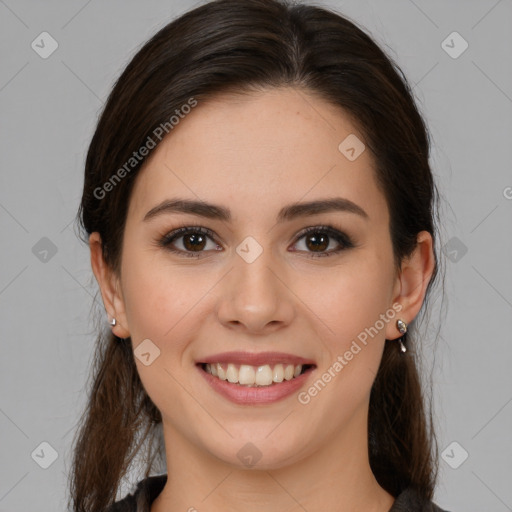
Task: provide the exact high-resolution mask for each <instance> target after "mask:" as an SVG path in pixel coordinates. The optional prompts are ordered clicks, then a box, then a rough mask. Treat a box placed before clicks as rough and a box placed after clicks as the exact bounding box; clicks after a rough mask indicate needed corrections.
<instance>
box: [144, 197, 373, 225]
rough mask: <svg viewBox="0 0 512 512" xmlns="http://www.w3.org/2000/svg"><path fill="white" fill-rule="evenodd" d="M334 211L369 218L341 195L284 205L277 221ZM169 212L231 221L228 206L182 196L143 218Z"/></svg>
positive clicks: (156, 208)
mask: <svg viewBox="0 0 512 512" xmlns="http://www.w3.org/2000/svg"><path fill="white" fill-rule="evenodd" d="M334 211H339V212H347V213H353V214H356V215H359V216H360V217H362V218H364V219H366V220H368V219H369V217H368V214H367V213H366V212H365V211H364V210H363V209H362V208H361V207H360V206H358V205H357V204H356V203H354V202H352V201H350V200H349V199H345V198H343V197H334V198H330V199H318V200H316V201H310V202H306V203H291V204H289V205H286V206H284V207H283V208H281V210H280V211H279V213H278V215H277V222H284V221H290V220H293V219H295V218H298V217H308V216H311V215H318V214H320V213H327V212H334ZM169 213H188V214H192V215H197V216H198V217H206V218H208V219H216V220H221V221H225V222H231V211H230V210H229V208H225V207H224V206H220V205H215V204H211V203H206V202H204V201H195V200H190V199H183V198H175V199H166V200H164V201H162V202H161V203H160V204H158V205H156V206H155V207H154V208H151V210H149V211H148V212H147V213H146V215H145V216H144V219H143V220H144V221H148V220H150V219H153V218H155V217H157V216H160V215H163V214H169Z"/></svg>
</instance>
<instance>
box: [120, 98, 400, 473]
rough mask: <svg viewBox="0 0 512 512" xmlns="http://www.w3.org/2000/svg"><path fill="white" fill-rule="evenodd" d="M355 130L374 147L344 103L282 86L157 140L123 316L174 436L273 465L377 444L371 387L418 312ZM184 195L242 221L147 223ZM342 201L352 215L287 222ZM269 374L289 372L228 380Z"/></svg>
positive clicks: (138, 190)
mask: <svg viewBox="0 0 512 512" xmlns="http://www.w3.org/2000/svg"><path fill="white" fill-rule="evenodd" d="M348 136H351V137H352V139H348V141H349V142H350V141H352V144H349V143H348V142H346V143H345V145H342V147H341V148H342V149H341V150H340V149H339V146H340V143H342V141H344V140H345V139H346V138H347V137H348ZM354 136H356V137H357V138H358V139H359V141H362V142H363V143H364V136H363V134H362V133H361V132H360V131H359V130H358V129H357V127H356V126H355V125H354V124H352V122H351V121H350V119H349V117H348V116H347V115H346V114H345V113H344V112H343V111H342V110H340V109H338V108H336V107H334V106H332V105H331V104H329V103H327V102H325V101H324V100H321V99H319V98H317V97H314V96H312V95H310V94H308V93H307V92H305V91H299V90H296V89H288V88H285V89H272V90H267V91H266V92H262V93H257V94H256V93H255V94H251V95H248V96H245V97H242V96H222V97H217V98H216V99H215V100H210V101H208V102H205V103H200V104H199V105H198V106H197V107H196V108H195V109H193V110H192V112H191V113H190V114H188V115H187V117H186V118H184V119H183V120H181V121H180V123H179V125H177V126H175V127H174V129H173V131H172V132H171V134H170V135H169V136H168V137H167V138H166V139H164V140H163V142H162V143H161V144H160V145H159V146H158V147H157V148H156V149H155V150H153V153H152V155H151V157H150V159H149V160H148V162H147V165H146V166H145V168H144V169H143V170H142V171H141V173H140V174H139V176H138V177H137V180H136V183H135V187H134V189H133V192H132V196H131V199H130V204H129V211H128V216H127V222H126V228H125V234H124V240H123V247H122V262H121V271H120V275H119V289H120V292H121V294H120V296H121V301H122V309H123V310H122V311H121V312H119V311H118V312H117V316H118V319H119V320H120V323H121V324H122V325H124V326H125V327H126V329H127V330H128V331H129V335H130V336H131V339H132V343H133V348H134V349H135V351H136V354H137V353H138V352H137V347H138V346H139V345H140V347H144V350H142V349H141V350H140V351H142V352H146V353H149V354H150V355H146V356H145V362H146V363H149V364H144V363H143V360H144V358H143V357H141V358H139V357H136V359H135V360H136V364H137V369H138V371H139V374H140V378H141V380H142V383H143V385H144V387H145V389H146V391H147V393H148V394H149V396H150V397H151V399H152V400H153V402H154V403H155V404H156V406H157V407H158V408H159V410H160V411H161V413H162V417H163V427H164V434H165V436H166V440H167V441H169V442H172V443H174V444H180V443H181V445H187V446H190V447H193V449H194V450H195V451H196V453H199V454H201V455H203V456H204V457H205V459H206V458H213V459H215V460H220V461H223V462H225V463H229V464H232V465H236V466H238V467H243V465H244V464H246V462H245V459H244V454H245V452H244V450H245V451H246V452H247V454H249V455H250V454H251V453H250V452H251V450H252V451H254V453H255V454H256V455H255V456H256V457H257V458H259V461H258V465H259V467H261V468H278V467H282V466H284V465H286V464H290V463H293V462H297V461H299V460H301V459H304V458H305V457H307V456H309V455H311V454H313V453H315V452H318V451H320V450H322V449H323V448H326V447H329V446H333V443H336V442H338V441H339V440H340V439H341V437H340V436H345V439H346V437H347V435H349V433H352V434H354V435H356V434H355V433H356V432H358V433H359V434H357V435H358V436H360V438H361V439H364V440H365V441H364V442H366V437H365V436H366V420H367V411H368V400H369V393H370V389H371V385H372V383H373V380H374V378H375V375H376V372H377V369H378V367H379V363H380V360H381V356H382V351H383V348H384V344H385V339H386V338H389V339H394V338H397V337H398V336H399V334H398V332H397V331H396V327H395V324H396V319H397V318H400V317H403V316H402V315H400V314H398V313H397V310H398V309H397V308H400V307H401V306H399V305H397V304H396V302H395V301H394V299H395V298H396V296H397V292H398V291H399V283H398V279H397V275H396V272H395V269H394V265H393V252H392V245H391V239H390V234H389V212H388V207H387V204H386V201H385V198H384V196H383V194H382V192H381V191H380V190H379V189H378V187H377V184H376V180H375V175H374V161H373V158H372V155H371V153H370V150H369V149H368V148H366V149H365V150H364V151H363V152H362V153H361V154H360V155H359V156H357V153H358V152H359V151H360V148H361V147H362V146H361V147H360V146H357V145H356V146H354V141H356V142H357V140H356V139H354V138H353V137H354ZM350 147H354V148H355V151H350ZM343 151H344V152H343ZM354 156H357V158H355V159H354ZM348 157H350V158H348ZM178 198H179V199H182V200H187V201H199V202H202V203H203V204H204V203H208V204H213V205H216V206H217V207H218V208H220V209H222V211H224V212H225V213H226V212H227V213H229V218H228V216H227V215H226V216H225V217H223V218H219V217H218V216H217V215H214V213H216V212H215V211H213V210H211V209H207V208H203V209H202V212H203V214H205V213H207V214H208V216H204V215H201V214H200V213H201V211H200V212H199V214H197V213H196V214H194V213H193V212H190V211H189V212H185V211H177V210H172V209H170V208H167V209H165V208H160V209H159V211H155V210H154V211H153V214H149V215H147V214H148V212H150V211H151V210H152V209H154V208H155V207H157V206H159V205H161V204H162V203H163V202H164V201H173V200H176V199H178ZM332 199H341V201H339V204H338V205H339V206H340V208H338V209H324V210H322V209H321V208H320V209H317V210H312V209H309V210H308V209H302V210H301V209H300V208H296V209H288V210H286V211H287V214H286V215H280V213H282V212H283V209H285V208H287V207H288V206H289V205H292V204H296V203H298V204H303V203H309V202H313V201H325V200H332ZM212 212H213V213H212ZM217 213H218V212H217ZM180 228H187V231H186V232H185V233H183V232H176V230H178V229H180ZM310 228H312V229H311V230H310V232H308V233H304V231H305V230H307V229H310ZM198 230H200V231H198ZM393 306H394V308H393ZM143 342H144V343H145V345H141V343H143ZM221 353H231V354H228V355H221V356H219V355H218V354H221ZM240 353H242V354H240ZM275 353H280V355H279V354H275ZM253 356H257V357H253ZM251 357H253V358H251ZM205 362H211V363H220V364H221V368H218V367H217V365H214V368H215V369H217V374H218V375H217V376H213V375H207V374H206V372H205V368H206V367H205V365H201V363H205ZM229 362H231V363H232V364H233V365H234V366H233V367H232V368H231V370H229V369H228V368H227V363H229ZM299 362H302V363H304V366H303V368H302V370H304V369H306V370H307V371H305V373H303V374H300V375H298V376H297V377H294V378H292V379H291V380H287V377H290V375H289V374H285V375H287V377H286V376H283V375H282V373H281V370H280V368H279V364H280V363H282V364H283V368H282V369H283V372H286V367H287V366H289V365H292V366H293V371H295V366H296V365H297V364H298V363H299ZM244 363H246V364H244ZM306 364H307V365H311V366H306ZM241 365H243V367H242V366H241ZM267 365H268V368H266V366H267ZM261 367H263V369H261ZM215 369H214V370H213V371H214V373H215ZM223 370H224V371H227V378H228V380H227V381H224V380H222V379H220V378H219V374H220V376H222V371H223ZM237 370H239V371H237ZM288 371H290V370H288ZM299 371H301V369H299V370H297V372H299ZM274 374H275V375H274ZM269 375H271V378H273V377H274V376H275V380H279V379H281V380H283V382H281V383H275V384H272V385H268V384H264V385H261V386H259V387H255V386H254V384H253V385H252V386H246V385H241V384H236V383H231V382H229V380H236V379H239V380H243V381H244V382H249V383H250V382H251V380H252V382H255V380H256V379H257V378H258V379H262V380H258V382H267V383H268V380H265V379H268V378H269ZM329 377H330V378H329ZM245 379H247V380H245ZM319 381H321V382H320V383H319ZM315 383H316V385H315ZM352 439H353V437H352ZM249 442H250V443H252V445H254V447H250V446H249V445H247V443H249Z"/></svg>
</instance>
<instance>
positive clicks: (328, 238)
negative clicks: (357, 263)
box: [296, 226, 354, 258]
mask: <svg viewBox="0 0 512 512" xmlns="http://www.w3.org/2000/svg"><path fill="white" fill-rule="evenodd" d="M303 238H304V244H303V245H304V246H305V247H306V252H310V251H308V249H311V250H312V251H311V254H310V255H309V256H311V257H313V258H318V257H323V256H332V255H333V254H337V253H339V252H341V251H343V250H345V249H350V248H352V247H354V244H353V242H352V240H351V239H350V237H348V236H347V235H346V234H345V233H342V232H341V231H339V230H337V229H336V228H334V227H333V226H313V227H310V228H307V229H305V230H304V231H302V232H301V233H300V234H299V236H298V239H297V242H296V243H298V241H300V240H301V239H303ZM333 241H334V242H336V243H337V244H338V245H339V246H341V247H338V248H336V249H331V250H330V251H327V252H323V251H325V249H327V248H328V247H329V246H330V245H331V243H332V242H333ZM334 245H336V244H334Z"/></svg>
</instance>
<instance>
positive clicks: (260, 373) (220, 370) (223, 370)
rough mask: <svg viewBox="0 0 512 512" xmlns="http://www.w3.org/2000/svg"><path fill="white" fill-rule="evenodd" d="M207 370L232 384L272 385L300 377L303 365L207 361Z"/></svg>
mask: <svg viewBox="0 0 512 512" xmlns="http://www.w3.org/2000/svg"><path fill="white" fill-rule="evenodd" d="M205 369H206V372H207V373H210V374H211V375H213V376H214V377H218V378H219V379H221V380H228V381H229V382H231V383H232V384H240V385H242V386H252V387H254V386H270V385H272V384H273V383H274V382H277V383H279V382H283V380H291V379H293V378H294V377H298V376H299V375H300V374H301V372H302V365H301V364H298V365H296V366H294V365H293V364H288V365H283V364H276V365H275V366H274V368H271V367H270V365H268V364H265V365H263V366H257V367H256V366H251V365H248V364H242V365H240V368H237V366H236V365H234V364H232V363H229V364H227V365H226V364H222V363H212V364H210V363H207V364H206V368H205Z"/></svg>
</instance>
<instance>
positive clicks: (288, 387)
mask: <svg viewBox="0 0 512 512" xmlns="http://www.w3.org/2000/svg"><path fill="white" fill-rule="evenodd" d="M197 368H198V370H199V372H200V373H201V375H202V376H203V377H204V378H205V379H206V382H208V384H210V386H211V387H212V388H213V389H214V390H215V391H217V392H218V393H219V394H221V395H222V396H223V397H224V398H227V399H228V400H230V401H231V402H234V403H235V404H239V405H254V404H270V403H273V402H277V401H279V400H282V399H283V398H286V397H288V396H290V395H292V394H293V393H295V392H296V391H298V390H299V389H300V388H301V387H302V386H303V385H304V383H305V382H306V380H307V379H308V377H309V375H310V374H311V372H312V370H313V369H314V368H315V367H311V368H309V369H308V370H306V372H304V373H302V374H301V375H299V376H298V377H294V378H293V379H291V380H284V381H283V382H280V383H276V384H272V385H270V386H261V387H258V388H256V387H254V388H253V387H249V386H240V385H239V384H232V383H231V382H229V381H227V380H221V379H219V378H218V377H214V376H213V375H211V374H210V373H207V372H206V371H204V370H203V369H202V368H201V365H197Z"/></svg>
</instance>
